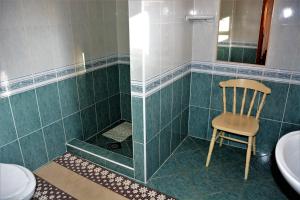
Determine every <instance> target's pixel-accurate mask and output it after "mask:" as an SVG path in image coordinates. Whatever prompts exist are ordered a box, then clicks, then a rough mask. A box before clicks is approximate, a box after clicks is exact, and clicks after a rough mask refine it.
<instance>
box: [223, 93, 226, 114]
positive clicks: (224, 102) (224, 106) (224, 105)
mask: <svg viewBox="0 0 300 200" xmlns="http://www.w3.org/2000/svg"><path fill="white" fill-rule="evenodd" d="M223 109H224V113H226V87H223Z"/></svg>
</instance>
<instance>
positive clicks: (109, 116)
mask: <svg viewBox="0 0 300 200" xmlns="http://www.w3.org/2000/svg"><path fill="white" fill-rule="evenodd" d="M106 62H107V61H106ZM105 75H106V89H107V96H109V88H108V73H107V69H105ZM111 97H112V96H109V97H108V98H107V102H108V119H109V123H111V121H112V119H111V118H112V117H111V112H110V98H111ZM103 101H104V100H103Z"/></svg>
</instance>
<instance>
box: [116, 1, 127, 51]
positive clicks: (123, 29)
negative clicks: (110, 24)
mask: <svg viewBox="0 0 300 200" xmlns="http://www.w3.org/2000/svg"><path fill="white" fill-rule="evenodd" d="M117 38H118V53H119V54H129V17H128V0H117Z"/></svg>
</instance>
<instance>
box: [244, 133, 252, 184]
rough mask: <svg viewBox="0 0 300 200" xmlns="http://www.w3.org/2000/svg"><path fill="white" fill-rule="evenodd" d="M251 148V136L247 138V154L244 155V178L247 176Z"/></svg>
mask: <svg viewBox="0 0 300 200" xmlns="http://www.w3.org/2000/svg"><path fill="white" fill-rule="evenodd" d="M251 149H252V137H249V138H248V147H247V156H246V167H245V180H247V178H248V173H249V164H250V158H251Z"/></svg>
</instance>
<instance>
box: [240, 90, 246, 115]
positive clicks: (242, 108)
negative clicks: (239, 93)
mask: <svg viewBox="0 0 300 200" xmlns="http://www.w3.org/2000/svg"><path fill="white" fill-rule="evenodd" d="M246 95H247V88H245V89H244V94H243V100H242V106H241V112H240V115H243V113H244V108H245V101H246Z"/></svg>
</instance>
